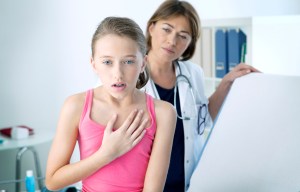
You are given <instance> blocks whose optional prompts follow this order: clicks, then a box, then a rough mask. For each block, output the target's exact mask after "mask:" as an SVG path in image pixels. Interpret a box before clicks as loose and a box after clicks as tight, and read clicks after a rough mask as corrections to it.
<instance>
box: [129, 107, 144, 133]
mask: <svg viewBox="0 0 300 192" xmlns="http://www.w3.org/2000/svg"><path fill="white" fill-rule="evenodd" d="M143 113H144V112H143V110H139V112H138V113H137V114H136V116H135V117H134V120H133V122H132V123H131V124H130V126H129V127H128V129H127V131H126V133H127V134H128V135H130V136H131V135H132V133H134V132H135V130H136V129H137V128H138V127H139V125H140V124H141V119H142V117H143Z"/></svg>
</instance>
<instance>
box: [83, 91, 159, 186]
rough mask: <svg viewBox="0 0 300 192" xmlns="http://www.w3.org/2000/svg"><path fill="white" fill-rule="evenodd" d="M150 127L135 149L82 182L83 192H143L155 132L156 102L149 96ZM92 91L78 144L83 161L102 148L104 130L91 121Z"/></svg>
mask: <svg viewBox="0 0 300 192" xmlns="http://www.w3.org/2000/svg"><path fill="white" fill-rule="evenodd" d="M146 97H147V107H148V112H149V114H150V116H151V125H150V127H148V128H146V134H145V136H144V137H143V139H142V140H141V141H140V143H138V144H137V145H136V146H135V147H134V148H133V149H131V150H130V151H129V152H127V153H126V154H124V155H123V156H121V157H119V158H117V159H115V160H114V161H112V162H111V163H109V164H107V165H106V166H104V167H102V168H101V169H99V170H98V171H96V172H95V173H94V174H92V175H91V176H89V177H87V178H85V179H83V180H82V191H83V192H96V191H105V192H113V191H114V192H122V191H126V192H130V191H131V192H137V191H142V190H143V186H144V179H145V175H146V171H147V167H148V162H149V159H150V155H151V149H152V144H153V140H154V135H155V132H156V118H155V111H154V103H153V98H152V97H151V96H150V95H148V94H146ZM92 104H93V90H89V91H87V95H86V100H85V104H84V109H83V112H82V115H81V119H80V124H79V135H78V143H79V150H80V159H85V158H87V157H89V156H90V155H92V154H93V153H94V152H95V151H97V150H98V149H99V148H100V147H101V143H102V139H103V133H104V129H105V127H104V126H102V125H100V124H98V123H96V122H95V121H93V120H92V119H91V118H90V113H91V107H92Z"/></svg>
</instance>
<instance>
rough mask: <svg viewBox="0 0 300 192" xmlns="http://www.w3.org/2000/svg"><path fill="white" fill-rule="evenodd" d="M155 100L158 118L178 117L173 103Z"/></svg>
mask: <svg viewBox="0 0 300 192" xmlns="http://www.w3.org/2000/svg"><path fill="white" fill-rule="evenodd" d="M153 100H154V107H155V112H156V116H157V117H165V116H168V115H171V116H172V115H174V114H175V115H176V111H175V108H174V106H173V105H172V104H171V103H169V102H166V101H163V100H160V99H155V98H153Z"/></svg>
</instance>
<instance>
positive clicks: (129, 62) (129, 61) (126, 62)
mask: <svg viewBox="0 0 300 192" xmlns="http://www.w3.org/2000/svg"><path fill="white" fill-rule="evenodd" d="M124 63H125V64H134V61H133V60H126V61H124Z"/></svg>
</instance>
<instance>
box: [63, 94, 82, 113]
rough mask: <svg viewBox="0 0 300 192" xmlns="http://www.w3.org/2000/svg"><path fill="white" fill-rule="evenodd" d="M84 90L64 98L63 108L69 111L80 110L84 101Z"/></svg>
mask: <svg viewBox="0 0 300 192" xmlns="http://www.w3.org/2000/svg"><path fill="white" fill-rule="evenodd" d="M85 98H86V92H81V93H77V94H74V95H71V96H69V97H67V98H66V99H65V102H64V105H63V108H64V109H65V110H68V111H69V112H73V113H74V112H75V113H77V112H81V111H82V108H83V106H84V103H85Z"/></svg>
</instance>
